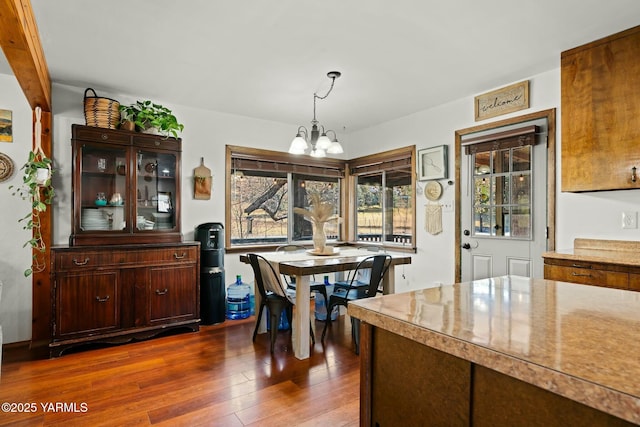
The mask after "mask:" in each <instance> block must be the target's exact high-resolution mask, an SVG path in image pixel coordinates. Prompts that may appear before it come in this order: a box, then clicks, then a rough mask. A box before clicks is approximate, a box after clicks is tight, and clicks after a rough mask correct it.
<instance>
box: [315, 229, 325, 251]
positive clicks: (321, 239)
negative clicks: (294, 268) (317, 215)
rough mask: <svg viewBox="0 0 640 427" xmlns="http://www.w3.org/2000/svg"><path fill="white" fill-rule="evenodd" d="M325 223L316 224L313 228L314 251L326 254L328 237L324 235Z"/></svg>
mask: <svg viewBox="0 0 640 427" xmlns="http://www.w3.org/2000/svg"><path fill="white" fill-rule="evenodd" d="M324 224H325V223H324V222H321V223H314V227H313V250H314V251H316V252H318V253H324V250H325V247H326V246H327V235H326V234H325V233H324Z"/></svg>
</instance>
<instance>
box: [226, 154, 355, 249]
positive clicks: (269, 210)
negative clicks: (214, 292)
mask: <svg viewBox="0 0 640 427" xmlns="http://www.w3.org/2000/svg"><path fill="white" fill-rule="evenodd" d="M227 165H228V170H227V176H228V177H229V179H228V180H227V195H228V199H227V222H226V224H227V233H226V235H227V242H226V244H227V247H230V246H231V247H232V246H246V245H281V244H286V243H291V242H298V243H304V242H311V239H312V234H313V230H312V226H311V223H310V222H309V221H307V220H305V219H304V218H303V217H302V216H301V215H298V214H294V213H293V208H294V207H301V208H305V209H306V208H309V194H311V193H318V194H320V196H321V198H322V200H323V201H330V202H332V203H333V204H334V206H335V207H336V211H335V214H336V215H338V216H341V203H340V202H341V200H342V193H341V190H342V181H343V179H344V161H342V160H335V159H323V160H322V161H318V160H316V159H312V158H310V157H306V156H305V157H300V156H293V155H289V154H287V153H280V152H273V151H267V150H258V149H249V148H244V147H232V146H227ZM290 218H293V221H290ZM325 230H326V233H327V238H328V240H329V241H338V240H343V239H342V236H341V228H340V224H338V222H337V221H332V222H329V223H327V225H326V228H325Z"/></svg>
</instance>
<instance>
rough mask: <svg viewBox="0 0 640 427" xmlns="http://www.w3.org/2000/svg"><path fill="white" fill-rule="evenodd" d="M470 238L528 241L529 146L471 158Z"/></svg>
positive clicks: (529, 213)
mask: <svg viewBox="0 0 640 427" xmlns="http://www.w3.org/2000/svg"><path fill="white" fill-rule="evenodd" d="M474 176H475V177H474V178H473V183H474V192H473V208H474V220H473V226H472V229H473V235H474V236H483V237H495V238H517V239H530V238H531V236H532V232H531V224H532V219H531V147H530V146H526V147H516V148H508V149H503V150H495V151H489V152H483V153H476V154H475V155H474Z"/></svg>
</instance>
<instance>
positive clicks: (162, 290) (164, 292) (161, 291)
mask: <svg viewBox="0 0 640 427" xmlns="http://www.w3.org/2000/svg"><path fill="white" fill-rule="evenodd" d="M167 292H169V289H167V288H164V289H156V295H166V293H167Z"/></svg>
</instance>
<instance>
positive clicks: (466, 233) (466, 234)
mask: <svg viewBox="0 0 640 427" xmlns="http://www.w3.org/2000/svg"><path fill="white" fill-rule="evenodd" d="M462 234H464V235H465V236H468V235H470V234H471V232H470V231H469V230H464V231H463V232H462Z"/></svg>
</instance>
